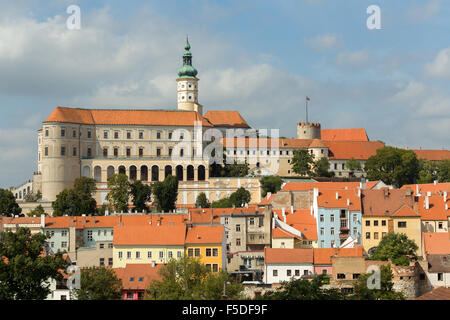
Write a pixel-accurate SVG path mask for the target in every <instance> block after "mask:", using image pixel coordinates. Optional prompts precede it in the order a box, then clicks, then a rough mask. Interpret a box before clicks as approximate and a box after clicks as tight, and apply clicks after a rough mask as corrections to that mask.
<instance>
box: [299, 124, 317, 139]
mask: <svg viewBox="0 0 450 320" xmlns="http://www.w3.org/2000/svg"><path fill="white" fill-rule="evenodd" d="M297 139H319V140H320V139H321V134H320V123H318V122H299V123H297Z"/></svg>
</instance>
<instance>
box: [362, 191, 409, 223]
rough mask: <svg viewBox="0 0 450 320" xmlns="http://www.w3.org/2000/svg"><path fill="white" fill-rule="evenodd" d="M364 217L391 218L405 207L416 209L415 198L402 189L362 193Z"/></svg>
mask: <svg viewBox="0 0 450 320" xmlns="http://www.w3.org/2000/svg"><path fill="white" fill-rule="evenodd" d="M361 200H362V201H361V202H362V214H363V216H374V217H384V216H390V215H392V214H393V213H395V212H396V211H397V210H399V209H400V208H401V207H402V206H403V205H407V206H409V207H410V208H414V198H413V196H412V195H409V196H408V195H407V192H406V190H401V189H388V188H383V189H377V190H362V191H361Z"/></svg>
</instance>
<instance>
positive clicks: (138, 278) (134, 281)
mask: <svg viewBox="0 0 450 320" xmlns="http://www.w3.org/2000/svg"><path fill="white" fill-rule="evenodd" d="M162 267H163V265H162V264H157V265H155V267H153V266H152V265H151V264H127V265H126V267H125V268H113V269H112V270H114V272H115V273H116V275H117V278H119V279H120V280H122V286H123V289H125V290H146V289H147V288H148V287H149V286H150V283H151V282H152V281H153V280H161V276H160V275H159V270H160V269H161V268H162Z"/></svg>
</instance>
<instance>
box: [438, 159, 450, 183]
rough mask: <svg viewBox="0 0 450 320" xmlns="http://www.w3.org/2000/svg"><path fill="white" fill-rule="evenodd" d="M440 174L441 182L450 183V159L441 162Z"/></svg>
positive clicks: (439, 179) (439, 166)
mask: <svg viewBox="0 0 450 320" xmlns="http://www.w3.org/2000/svg"><path fill="white" fill-rule="evenodd" d="M438 172H439V176H438V181H439V182H450V159H445V160H441V161H439V164H438Z"/></svg>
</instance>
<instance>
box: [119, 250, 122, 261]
mask: <svg viewBox="0 0 450 320" xmlns="http://www.w3.org/2000/svg"><path fill="white" fill-rule="evenodd" d="M119 259H122V251H119Z"/></svg>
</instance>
